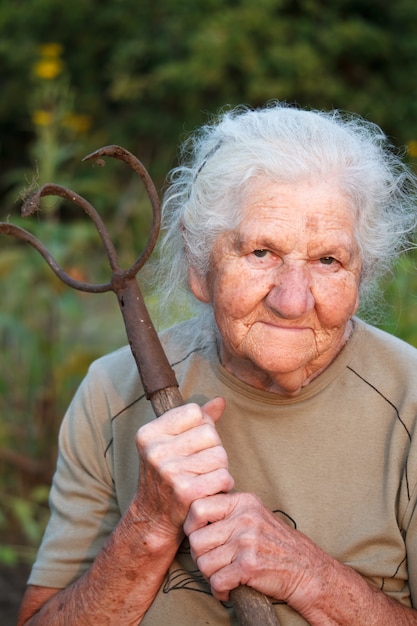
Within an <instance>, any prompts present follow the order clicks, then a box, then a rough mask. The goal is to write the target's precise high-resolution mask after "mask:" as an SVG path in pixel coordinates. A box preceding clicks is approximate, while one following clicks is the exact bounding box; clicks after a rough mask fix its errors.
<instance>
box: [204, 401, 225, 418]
mask: <svg viewBox="0 0 417 626" xmlns="http://www.w3.org/2000/svg"><path fill="white" fill-rule="evenodd" d="M225 407H226V400H225V399H224V398H222V397H221V396H216V397H215V398H213V399H212V400H209V401H208V402H206V403H205V404H204V405H203V406H202V407H201V408H202V409H203V412H204V413H205V414H206V415H208V416H209V417H210V418H211V419H212V420H213V422H214V423H216V422H218V421H219V419H220V418H221V416H222V415H223V411H224V409H225Z"/></svg>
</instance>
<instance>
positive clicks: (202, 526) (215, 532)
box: [184, 493, 333, 604]
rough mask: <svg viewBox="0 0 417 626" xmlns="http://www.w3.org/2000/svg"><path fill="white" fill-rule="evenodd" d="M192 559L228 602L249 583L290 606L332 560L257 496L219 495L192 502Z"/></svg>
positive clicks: (188, 527) (188, 530) (186, 527)
mask: <svg viewBox="0 0 417 626" xmlns="http://www.w3.org/2000/svg"><path fill="white" fill-rule="evenodd" d="M184 531H185V533H186V535H188V537H189V540H190V546H191V555H192V557H193V559H194V560H195V562H196V564H197V566H198V568H199V569H200V571H201V572H202V573H203V574H204V576H205V577H206V578H207V579H208V580H209V582H210V585H211V588H212V591H213V594H214V596H215V597H216V598H218V599H219V600H223V601H226V600H227V599H228V597H229V592H230V590H231V589H234V588H235V587H237V586H238V585H249V586H250V587H253V588H254V589H257V590H258V591H260V592H262V593H264V594H265V595H268V596H271V597H273V598H275V599H277V600H280V601H284V602H288V603H289V604H291V599H292V598H293V597H298V595H299V594H300V592H301V590H302V593H303V595H304V593H305V592H307V588H309V587H310V586H311V588H312V590H313V589H314V580H315V577H316V576H317V575H318V572H319V570H320V567H326V568H327V567H329V565H331V562H332V561H333V559H331V557H329V556H328V555H327V554H325V553H324V552H323V551H322V550H321V549H320V548H318V547H317V546H316V545H315V544H314V543H313V542H311V541H310V540H309V539H308V538H307V537H306V536H305V535H303V534H302V533H300V532H299V531H297V530H294V529H293V528H291V527H290V526H288V525H287V524H285V523H284V522H282V521H281V520H280V519H278V518H277V517H275V516H274V514H273V513H272V512H271V511H269V510H268V509H266V508H265V507H264V505H263V504H262V502H261V501H260V500H259V498H257V497H256V496H254V495H251V494H247V493H232V494H218V495H215V496H212V497H208V498H204V499H201V500H197V501H195V502H193V504H192V505H191V508H190V512H189V514H188V516H187V519H186V520H185V524H184Z"/></svg>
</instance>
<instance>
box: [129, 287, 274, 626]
mask: <svg viewBox="0 0 417 626" xmlns="http://www.w3.org/2000/svg"><path fill="white" fill-rule="evenodd" d="M117 297H118V300H119V305H120V309H121V311H122V314H123V319H124V322H125V326H126V333H127V337H128V340H129V343H130V347H131V350H132V354H133V357H134V359H135V361H136V365H137V368H138V371H139V376H140V378H141V380H142V384H143V388H144V391H145V393H146V396H147V398H148V400H150V402H151V404H152V408H153V410H154V412H155V415H156V416H157V417H159V416H160V415H162V414H163V413H165V412H166V411H168V410H169V409H173V408H175V407H178V406H181V405H182V404H184V400H183V398H182V396H181V393H180V391H179V389H178V382H177V380H176V377H175V373H174V371H173V369H172V367H171V365H170V363H169V361H168V359H167V357H166V354H165V352H164V350H163V348H162V345H161V342H160V341H159V337H158V334H157V332H156V330H155V328H154V326H153V323H152V321H151V319H150V317H149V313H148V311H147V309H146V307H145V303H144V301H143V297H142V294H141V292H140V289H139V285H138V283H137V281H136V279H132V281H130V282H129V284H128V285H127V286H126V287H125V289H124V290H118V291H117ZM230 598H231V600H232V602H233V608H234V610H235V613H236V615H237V618H238V620H239V623H240V625H241V626H260V625H262V626H279V621H278V618H277V615H276V613H275V611H274V608H273V607H272V604H271V602H270V601H269V600H268V599H267V598H266V596H264V595H263V594H262V593H260V592H259V591H256V590H255V589H252V588H251V587H246V586H244V585H241V586H240V587H237V588H236V589H233V590H232V591H231V593H230Z"/></svg>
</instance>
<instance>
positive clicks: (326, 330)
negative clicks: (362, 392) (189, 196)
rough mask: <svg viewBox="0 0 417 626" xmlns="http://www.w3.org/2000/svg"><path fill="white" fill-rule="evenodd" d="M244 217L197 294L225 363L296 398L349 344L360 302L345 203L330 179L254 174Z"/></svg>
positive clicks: (218, 249)
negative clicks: (208, 309)
mask: <svg viewBox="0 0 417 626" xmlns="http://www.w3.org/2000/svg"><path fill="white" fill-rule="evenodd" d="M242 209H243V211H242V213H243V219H242V221H241V224H240V226H239V227H238V228H237V230H236V231H234V232H233V233H226V234H224V235H222V236H221V237H220V238H219V240H218V241H217V243H216V245H215V247H214V249H213V253H212V270H211V272H210V274H209V276H207V277H204V278H203V277H201V276H199V275H197V274H196V273H195V272H193V271H191V275H190V279H191V287H192V290H193V293H194V295H195V296H196V297H197V298H198V299H200V300H202V301H204V302H211V303H212V305H213V308H214V313H215V317H216V321H217V325H218V328H219V331H220V334H221V341H222V343H221V346H220V357H221V360H222V363H223V365H224V366H225V367H226V369H228V370H229V371H230V372H232V373H233V374H234V375H235V376H237V377H238V378H240V379H241V380H243V381H245V382H247V383H249V384H251V385H253V386H255V387H258V388H261V389H268V390H271V391H275V392H277V393H281V394H284V395H294V394H296V393H297V392H298V391H299V389H300V388H301V387H302V386H303V385H306V384H308V382H309V381H310V380H311V379H312V378H314V377H315V376H317V375H318V374H319V373H320V372H321V371H322V370H323V369H325V368H326V367H327V366H328V365H329V364H330V363H331V362H332V360H333V359H334V358H335V356H336V355H337V354H338V352H339V351H340V350H341V348H342V347H343V345H344V343H345V342H346V340H347V338H348V336H349V333H350V330H351V322H350V318H351V316H352V315H353V314H354V313H355V311H356V309H357V306H358V287H359V277H360V270H361V264H360V258H359V253H358V250H357V248H356V245H355V242H354V235H353V232H354V223H353V216H352V212H351V210H349V206H348V201H347V199H346V198H345V197H344V196H343V195H342V193H341V192H340V191H339V190H338V188H337V186H336V184H335V183H334V182H332V181H322V182H314V181H304V182H301V183H299V184H297V185H292V184H279V183H275V182H271V181H270V180H268V179H266V178H257V179H255V180H254V181H252V183H251V184H250V186H249V187H248V190H247V191H246V193H245V195H244V202H243V207H242Z"/></svg>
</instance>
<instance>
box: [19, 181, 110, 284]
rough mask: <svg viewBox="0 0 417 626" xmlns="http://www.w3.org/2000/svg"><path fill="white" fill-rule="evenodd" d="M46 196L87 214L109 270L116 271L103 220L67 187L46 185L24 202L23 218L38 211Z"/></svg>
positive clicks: (91, 207)
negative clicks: (74, 206) (69, 202)
mask: <svg viewBox="0 0 417 626" xmlns="http://www.w3.org/2000/svg"><path fill="white" fill-rule="evenodd" d="M46 196H59V197H60V198H65V200H69V201H71V202H73V203H74V204H76V205H77V206H79V207H80V208H81V209H83V211H84V212H85V213H87V215H88V216H89V217H90V218H91V220H92V221H93V223H94V225H95V227H96V229H97V231H98V234H99V235H100V238H101V240H102V242H103V245H104V248H105V250H106V253H107V258H108V259H109V263H110V267H111V269H112V270H113V271H114V272H116V271H118V270H119V262H118V256H117V252H116V249H115V247H114V245H113V242H112V241H111V239H110V236H109V233H108V231H107V228H106V227H105V225H104V222H103V220H102V219H101V217H100V215H99V214H98V213H97V211H96V209H95V208H94V207H93V205H92V204H90V202H88V201H87V200H86V199H85V198H83V197H82V196H80V195H79V194H78V193H75V191H72V190H71V189H68V188H67V187H62V186H61V185H55V184H53V183H46V184H45V185H42V187H40V189H38V190H37V191H35V192H34V193H33V194H31V195H30V196H29V197H28V198H27V199H26V200H25V202H24V203H23V206H22V215H23V217H28V216H29V215H32V214H33V213H34V212H35V211H37V210H38V209H39V205H40V199H41V198H43V197H46Z"/></svg>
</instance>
